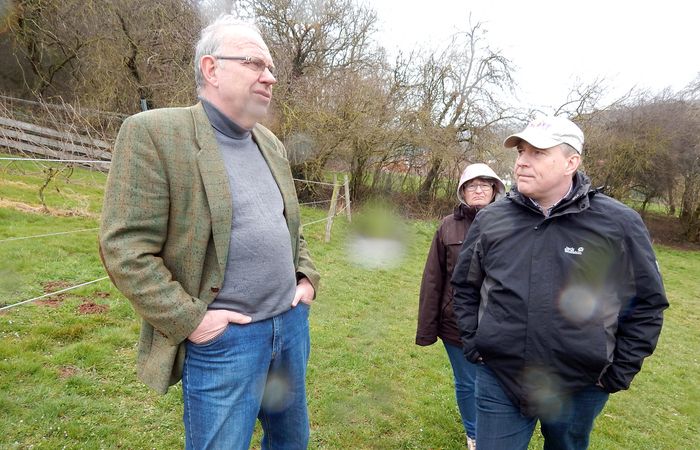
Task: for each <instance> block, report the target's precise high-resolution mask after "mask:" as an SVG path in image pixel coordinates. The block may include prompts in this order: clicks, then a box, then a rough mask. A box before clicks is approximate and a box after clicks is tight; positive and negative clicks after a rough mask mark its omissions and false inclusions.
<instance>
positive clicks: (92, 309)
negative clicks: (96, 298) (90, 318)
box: [78, 300, 109, 314]
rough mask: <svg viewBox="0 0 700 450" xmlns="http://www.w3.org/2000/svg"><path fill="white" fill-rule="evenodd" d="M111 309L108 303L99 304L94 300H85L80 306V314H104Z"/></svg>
mask: <svg viewBox="0 0 700 450" xmlns="http://www.w3.org/2000/svg"><path fill="white" fill-rule="evenodd" d="M107 311H109V306H108V305H98V304H97V303H95V302H93V301H92V300H85V301H84V302H83V303H82V304H81V305H80V306H79V307H78V313H79V314H102V313H105V312H107Z"/></svg>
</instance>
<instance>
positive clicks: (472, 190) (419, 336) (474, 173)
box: [416, 163, 505, 449]
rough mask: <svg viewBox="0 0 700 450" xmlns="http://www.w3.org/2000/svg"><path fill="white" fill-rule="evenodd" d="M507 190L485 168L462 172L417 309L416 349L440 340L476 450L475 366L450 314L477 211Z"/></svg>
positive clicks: (427, 267) (435, 240)
mask: <svg viewBox="0 0 700 450" xmlns="http://www.w3.org/2000/svg"><path fill="white" fill-rule="evenodd" d="M504 194H505V186H504V185H503V182H502V181H501V179H500V178H498V175H496V173H495V172H494V171H493V170H492V169H491V168H490V167H489V166H487V165H486V164H480V163H478V164H471V165H469V166H467V168H466V169H464V172H463V173H462V176H461V177H460V180H459V185H458V186H457V198H458V199H459V202H460V203H459V205H458V206H457V207H456V208H455V210H454V213H453V214H451V215H449V216H447V217H445V218H444V219H443V220H442V223H441V224H440V227H439V228H438V230H437V232H436V233H435V237H434V238H433V243H432V245H431V247H430V252H429V253H428V260H427V261H426V263H425V270H424V271H423V280H422V282H421V289H420V302H419V307H418V331H417V333H416V344H418V345H431V344H433V343H435V342H436V341H437V338H440V339H442V342H443V344H444V345H445V349H446V350H447V355H448V357H449V359H450V363H451V364H452V372H453V373H454V380H455V393H456V397H457V405H458V406H459V412H460V415H461V416H462V423H463V424H464V430H465V432H466V434H467V442H468V445H469V448H470V449H473V448H475V438H476V404H475V401H474V365H473V364H472V363H470V362H469V361H467V359H466V358H465V357H464V354H463V353H462V345H461V342H460V337H459V330H458V328H457V322H456V320H455V317H454V314H453V312H452V286H451V285H450V279H451V278H452V270H453V268H454V265H455V263H456V262H457V256H458V255H459V251H460V249H461V248H462V242H463V241H464V237H465V236H466V234H467V230H468V229H469V225H471V223H472V220H473V219H474V216H475V215H476V213H477V211H478V210H479V209H481V208H483V207H484V206H486V205H488V204H489V203H491V202H493V201H495V200H496V199H499V198H501V197H503V195H504Z"/></svg>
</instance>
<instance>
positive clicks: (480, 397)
mask: <svg viewBox="0 0 700 450" xmlns="http://www.w3.org/2000/svg"><path fill="white" fill-rule="evenodd" d="M608 397H609V394H608V393H607V392H605V391H603V390H602V389H600V388H598V387H596V386H594V385H591V386H590V387H586V388H583V389H581V390H580V391H578V392H575V393H573V394H572V395H571V397H570V398H568V399H566V400H565V401H563V402H562V406H561V410H560V411H561V412H560V413H559V414H558V415H557V416H556V417H550V418H547V419H545V418H542V417H539V418H538V417H526V416H523V415H522V414H520V410H519V409H518V408H516V407H515V406H513V403H512V402H511V401H510V399H509V398H508V397H507V396H506V394H505V392H504V391H503V388H502V387H501V385H500V383H499V382H498V379H497V378H496V376H495V375H494V373H493V372H492V371H491V369H489V368H488V366H487V365H485V364H478V365H477V369H476V407H477V422H476V423H477V438H476V448H478V449H479V450H517V449H523V450H525V449H527V446H528V443H529V442H530V438H531V437H532V433H533V432H534V430H535V425H536V423H537V420H538V419H539V421H540V428H541V430H542V435H543V436H544V450H555V449H562V450H563V449H566V450H578V449H581V450H584V449H586V448H588V439H589V436H590V434H591V430H592V429H593V421H594V420H595V418H596V417H597V416H598V414H600V412H601V411H602V410H603V407H604V406H605V403H606V402H607V401H608Z"/></svg>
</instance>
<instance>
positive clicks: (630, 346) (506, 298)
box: [452, 172, 668, 416]
mask: <svg viewBox="0 0 700 450" xmlns="http://www.w3.org/2000/svg"><path fill="white" fill-rule="evenodd" d="M452 284H453V287H454V307H453V308H454V312H455V315H456V317H457V323H458V325H459V328H460V333H461V339H462V345H463V348H464V353H465V355H466V357H467V359H469V360H470V361H472V362H478V361H479V358H481V359H482V361H483V363H485V364H486V365H487V366H488V367H489V368H490V369H491V370H492V371H493V372H494V373H495V375H496V377H497V378H498V380H499V382H500V383H501V385H502V387H503V388H504V390H505V392H506V393H507V394H508V396H509V398H510V399H511V401H512V402H513V404H514V405H516V406H517V407H519V408H520V410H521V412H522V413H523V414H525V415H528V416H538V415H542V414H544V413H545V410H546V408H547V405H548V404H551V401H552V399H553V398H554V399H556V398H561V396H566V395H567V394H569V393H572V392H575V391H577V390H579V389H581V388H583V387H586V386H590V385H592V384H595V383H596V382H597V381H599V380H600V382H601V383H602V385H603V386H604V389H605V390H606V391H608V392H610V393H612V392H616V391H619V390H621V389H627V388H628V387H629V385H630V382H631V381H632V379H633V378H634V376H635V375H636V374H637V373H638V372H639V370H640V369H641V366H642V361H643V360H644V358H645V357H647V356H649V355H650V354H651V353H652V352H653V351H654V348H655V347H656V342H657V340H658V338H659V333H660V332H661V325H662V322H663V310H664V309H665V308H667V307H668V301H667V299H666V294H665V292H664V287H663V283H662V280H661V274H660V273H659V269H658V265H657V262H656V256H655V255H654V251H653V249H652V246H651V242H650V239H649V234H648V232H647V229H646V227H645V226H644V223H643V222H642V220H641V218H640V216H639V215H638V214H637V213H636V212H635V211H634V210H632V209H631V208H628V207H627V206H625V205H623V204H622V203H620V202H618V201H616V200H614V199H612V198H610V197H608V196H606V195H603V194H601V193H599V192H597V191H595V190H592V189H591V185H590V180H589V179H588V178H587V177H586V176H585V175H584V174H583V173H581V172H577V173H576V175H575V176H574V186H573V189H572V191H571V192H570V193H569V195H567V197H566V198H565V199H564V200H563V201H562V202H560V203H559V204H558V205H557V206H556V207H555V208H554V209H553V210H552V212H551V215H550V216H549V217H544V215H543V214H542V213H541V212H540V211H539V209H537V208H536V207H535V206H534V205H533V204H532V202H531V201H530V200H529V199H528V198H526V197H524V196H523V195H522V194H520V193H519V192H518V191H517V188H516V187H514V188H513V189H512V190H511V191H510V192H509V193H508V195H507V197H506V198H505V199H503V200H502V201H499V202H496V203H493V204H491V205H489V206H487V207H486V208H484V209H483V210H481V212H480V213H479V214H478V215H477V217H476V218H475V220H474V222H473V223H472V225H471V227H470V229H469V232H468V233H467V237H466V240H465V243H464V245H463V246H462V250H461V252H460V255H459V258H458V260H457V264H456V266H455V270H454V273H453V277H452Z"/></svg>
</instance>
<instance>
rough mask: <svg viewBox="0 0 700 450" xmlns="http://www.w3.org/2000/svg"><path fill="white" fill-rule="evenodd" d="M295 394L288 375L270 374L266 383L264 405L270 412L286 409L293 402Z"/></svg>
mask: <svg viewBox="0 0 700 450" xmlns="http://www.w3.org/2000/svg"><path fill="white" fill-rule="evenodd" d="M293 395H294V393H293V392H292V391H291V389H290V385H289V380H288V379H287V377H286V376H282V375H279V374H273V375H270V376H269V377H268V378H267V383H266V384H265V393H264V394H263V399H262V406H263V407H264V408H265V409H266V410H267V411H268V412H280V411H284V410H285V409H287V407H288V406H289V405H290V404H291V402H292V396H293Z"/></svg>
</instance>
